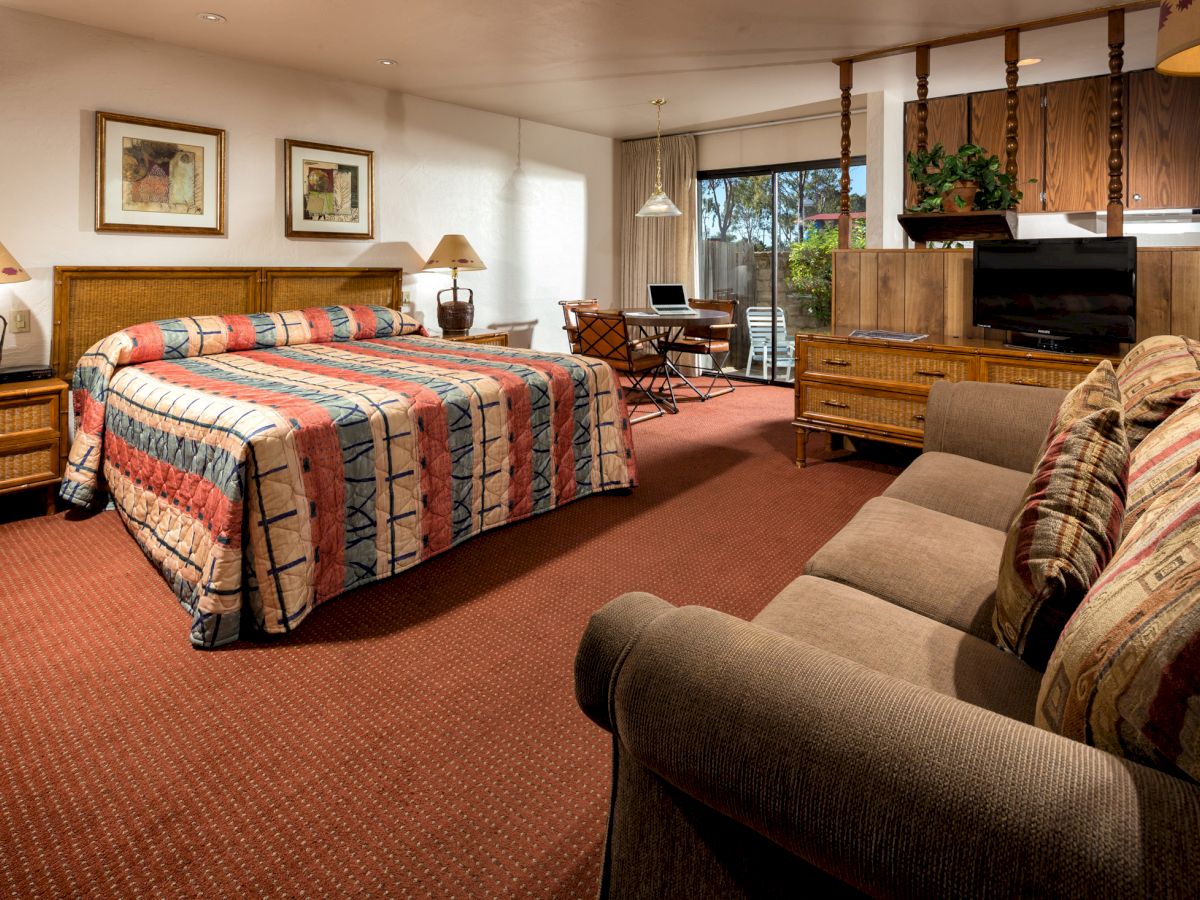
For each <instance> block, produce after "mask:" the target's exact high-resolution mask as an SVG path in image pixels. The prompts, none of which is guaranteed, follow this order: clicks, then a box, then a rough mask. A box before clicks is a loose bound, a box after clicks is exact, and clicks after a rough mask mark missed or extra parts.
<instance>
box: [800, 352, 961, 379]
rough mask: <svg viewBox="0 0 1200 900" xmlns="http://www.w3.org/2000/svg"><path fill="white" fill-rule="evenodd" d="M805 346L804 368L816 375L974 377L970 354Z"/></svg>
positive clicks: (916, 377) (928, 377) (922, 377)
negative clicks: (968, 355) (955, 354)
mask: <svg viewBox="0 0 1200 900" xmlns="http://www.w3.org/2000/svg"><path fill="white" fill-rule="evenodd" d="M803 346H804V348H805V350H806V351H807V352H806V353H805V354H804V360H805V366H804V371H805V372H806V373H808V374H813V375H827V376H834V377H838V378H855V379H860V380H863V381H885V382H886V381H890V382H902V383H908V384H936V383H937V382H939V381H966V380H967V379H968V378H970V377H971V360H970V357H967V356H954V355H952V354H949V353H921V352H920V351H913V350H893V349H888V348H885V347H881V348H879V349H878V350H877V349H875V348H873V347H859V346H854V345H849V344H827V343H824V342H821V341H813V342H811V343H806V344H804V345H803Z"/></svg>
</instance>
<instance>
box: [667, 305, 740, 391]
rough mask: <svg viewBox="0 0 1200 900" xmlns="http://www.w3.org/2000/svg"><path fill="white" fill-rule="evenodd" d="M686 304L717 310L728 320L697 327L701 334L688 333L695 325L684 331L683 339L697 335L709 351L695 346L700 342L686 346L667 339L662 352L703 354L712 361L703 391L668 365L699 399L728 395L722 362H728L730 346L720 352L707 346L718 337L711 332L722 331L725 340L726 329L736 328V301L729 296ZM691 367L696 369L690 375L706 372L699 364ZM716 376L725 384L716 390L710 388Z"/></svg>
mask: <svg viewBox="0 0 1200 900" xmlns="http://www.w3.org/2000/svg"><path fill="white" fill-rule="evenodd" d="M688 305H689V306H691V307H692V308H693V309H715V310H717V311H718V312H723V313H727V314H728V315H729V321H728V322H724V323H721V324H719V325H705V326H700V327H702V328H703V329H704V332H705V333H704V334H703V335H700V334H688V331H689V330H692V329H694V328H695V327H696V326H692V327H691V328H689V329H685V330H684V333H683V337H684V339H685V340H686V338H689V337H691V338H699V339H701V340H703V341H704V346H708V347H709V348H710V349H709V350H703V349H699V347H700V346H701V345H689V344H687V343H686V342H681V343H673V342H671V341H668V342H667V343H666V344H665V345H664V346H663V348H662V349H663V350H664V352H666V353H668V354H670V353H689V354H691V355H693V356H707V357H708V358H709V359H711V360H712V364H713V371H712V381H710V382H709V383H708V387H707V388H705V389H704V390H703V391H701V390H700V389H699V388H697V387H696V386H695V385H694V384H692V383H691V382H690V381H688V379H687V378H686V377H685V376H684V375H683V373H682V372H679V369H678V367H677V366H672V368H674V369H675V371H676V372H679V377H680V378H682V379H683V381H684V383H685V384H686V385H687V386H688V387H690V388H691V389H692V390H693V391H695V392H696V396H697V397H699V398H700V399H701V400H702V401H703V400H709V399H711V398H713V397H720V396H721V395H723V394H731V393H733V390H734V388H733V382H732V381H730V380H729V375H728V374H727V373H726V372H725V363H726V362H728V361H729V355H730V354H731V353H732V352H733V348H732V347H730V348H729V349H727V350H725V351H724V352H723V353H720V354H717V353H713V352H711V346H712V344H713V343H715V342H716V341H717V340H718V338H717V337H716V335H714V334H713V332H718V331H720V332H725V338H724V340H725V341H726V342H728V340H729V332H731V331H733V330H734V329H735V328H737V307H738V302H737V301H736V300H732V299H729V300H725V299H719V300H700V299H689V300H688ZM718 356H719V357H720V358H719V359H718ZM691 368H693V369H695V371H696V374H695V375H694V376H693V377H697V378H698V377H699V376H701V375H704V374H706V373H705V371H704V368H703V367H702V366H699V365H694V366H692V367H691ZM718 378H723V379H725V384H726V387H723V388H721V389H720V390H719V391H714V390H713V388H715V387H716V386H717V379H718Z"/></svg>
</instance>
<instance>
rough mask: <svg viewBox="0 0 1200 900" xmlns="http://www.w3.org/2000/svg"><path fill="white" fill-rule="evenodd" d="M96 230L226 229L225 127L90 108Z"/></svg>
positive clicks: (173, 231) (199, 231) (179, 231)
mask: <svg viewBox="0 0 1200 900" xmlns="http://www.w3.org/2000/svg"><path fill="white" fill-rule="evenodd" d="M96 231H99V232H122V233H134V234H215V235H222V234H224V233H225V131H224V130H223V129H221V128H209V127H207V126H204V125H186V124H184V123H182V122H169V121H166V120H165V119H151V118H147V117H145V116H127V115H122V114H120V113H112V112H97V113H96Z"/></svg>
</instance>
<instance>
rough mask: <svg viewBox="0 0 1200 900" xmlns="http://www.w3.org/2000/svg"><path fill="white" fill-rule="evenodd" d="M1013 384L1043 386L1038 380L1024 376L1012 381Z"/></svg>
mask: <svg viewBox="0 0 1200 900" xmlns="http://www.w3.org/2000/svg"><path fill="white" fill-rule="evenodd" d="M1013 384H1024V385H1027V386H1028V387H1043V386H1044V385H1043V384H1042V383H1041V382H1040V381H1029V380H1027V379H1025V378H1018V379H1017V380H1016V381H1014V382H1013Z"/></svg>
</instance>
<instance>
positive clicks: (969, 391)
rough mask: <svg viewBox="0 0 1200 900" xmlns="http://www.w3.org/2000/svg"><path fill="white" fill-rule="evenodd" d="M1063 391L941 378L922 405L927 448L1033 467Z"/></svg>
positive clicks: (1026, 469) (1021, 467)
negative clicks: (949, 380) (943, 379)
mask: <svg viewBox="0 0 1200 900" xmlns="http://www.w3.org/2000/svg"><path fill="white" fill-rule="evenodd" d="M1066 395H1067V394H1066V391H1061V390H1059V389H1057V388H1044V387H1025V386H1023V385H1016V384H990V383H987V382H982V381H959V382H939V383H938V384H935V385H933V387H932V388H931V389H930V391H929V404H928V408H927V409H926V410H925V451H926V452H931V451H940V452H942V453H954V454H956V455H958V456H969V457H971V458H972V459H977V460H979V461H981V462H986V463H991V464H993V465H997V466H1003V467H1005V468H1006V469H1017V470H1019V471H1021V472H1031V471H1033V467H1034V464H1035V463H1036V462H1037V454H1038V450H1039V449H1040V448H1041V446H1042V442H1043V441H1044V440H1045V439H1046V432H1047V431H1048V430H1049V428H1050V421H1051V419H1053V418H1054V414H1055V413H1056V412H1057V411H1058V408H1059V406H1060V405H1061V404H1062V401H1063V398H1064V397H1066Z"/></svg>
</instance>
